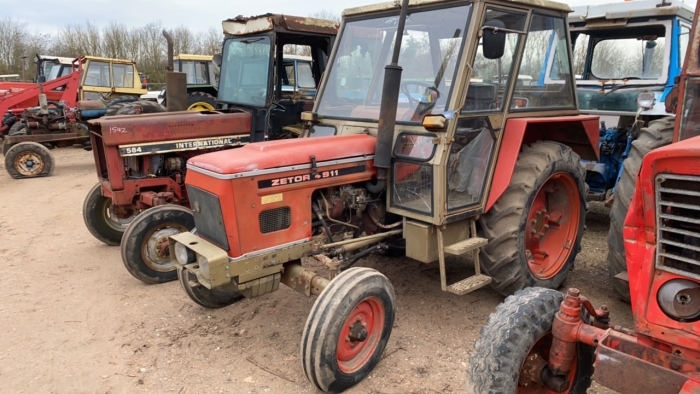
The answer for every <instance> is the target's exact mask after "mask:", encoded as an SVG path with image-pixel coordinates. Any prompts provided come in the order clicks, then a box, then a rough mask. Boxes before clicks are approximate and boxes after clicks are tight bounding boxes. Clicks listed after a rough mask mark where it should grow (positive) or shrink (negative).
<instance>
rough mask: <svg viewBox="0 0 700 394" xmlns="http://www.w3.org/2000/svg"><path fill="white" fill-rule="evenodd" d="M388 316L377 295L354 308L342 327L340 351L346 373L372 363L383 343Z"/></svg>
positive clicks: (337, 355)
mask: <svg viewBox="0 0 700 394" xmlns="http://www.w3.org/2000/svg"><path fill="white" fill-rule="evenodd" d="M385 316H386V312H385V310H384V306H383V305H382V303H381V302H380V301H379V300H378V299H376V298H374V297H370V298H366V299H364V300H362V301H361V302H360V303H359V304H357V306H356V307H355V308H354V309H353V310H352V312H351V313H350V316H348V318H347V319H346V320H345V322H344V323H343V326H342V328H341V330H340V336H339V338H338V347H337V350H336V358H337V361H338V368H340V370H341V371H342V372H344V373H346V374H351V373H354V372H356V371H358V370H359V369H360V368H362V367H363V366H364V365H365V364H367V362H369V360H370V359H371V358H372V355H374V353H375V351H376V350H377V347H378V346H379V342H380V340H381V336H382V331H383V330H384V320H385Z"/></svg>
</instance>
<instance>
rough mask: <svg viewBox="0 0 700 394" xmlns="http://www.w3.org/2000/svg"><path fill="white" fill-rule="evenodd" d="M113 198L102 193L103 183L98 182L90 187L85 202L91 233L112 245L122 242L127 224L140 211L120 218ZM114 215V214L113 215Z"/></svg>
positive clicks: (85, 220) (87, 222)
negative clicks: (115, 211) (116, 212)
mask: <svg viewBox="0 0 700 394" xmlns="http://www.w3.org/2000/svg"><path fill="white" fill-rule="evenodd" d="M114 210H115V207H114V205H113V204H112V199H111V198H107V197H104V196H103V195H102V184H100V183H98V184H96V185H95V186H93V187H92V189H90V191H89V192H88V195H87V197H85V202H83V221H84V222H85V227H87V229H88V231H90V234H92V235H93V236H94V237H95V238H97V239H98V240H100V241H102V242H104V243H106V244H107V245H110V246H117V245H119V244H120V243H121V240H122V235H123V234H124V231H126V228H127V226H128V225H129V223H130V222H131V221H132V220H133V218H134V216H136V215H137V214H138V213H137V212H135V211H134V212H133V215H132V216H130V217H127V218H119V217H117V216H116V214H115V213H114ZM113 215H114V216H113Z"/></svg>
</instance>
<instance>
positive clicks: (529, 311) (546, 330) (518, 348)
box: [467, 287, 595, 394]
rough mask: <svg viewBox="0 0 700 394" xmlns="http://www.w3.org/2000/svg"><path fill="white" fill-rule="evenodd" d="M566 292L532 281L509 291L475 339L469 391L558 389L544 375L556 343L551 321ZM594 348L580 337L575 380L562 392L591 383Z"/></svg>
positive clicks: (577, 392) (570, 393)
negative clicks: (553, 342)
mask: <svg viewBox="0 0 700 394" xmlns="http://www.w3.org/2000/svg"><path fill="white" fill-rule="evenodd" d="M563 299H564V295H563V294H562V293H560V292H558V291H556V290H550V289H543V288H540V287H530V288H526V289H524V290H520V291H518V292H516V293H515V294H514V295H512V296H509V297H508V298H506V299H505V301H504V302H502V303H501V304H500V305H498V307H497V308H496V311H495V312H494V313H492V314H491V316H489V320H488V323H486V325H485V326H484V327H482V328H481V332H480V334H479V335H480V336H479V338H478V339H477V341H476V343H475V345H474V351H473V352H472V355H471V357H470V360H469V363H470V367H469V370H468V371H467V392H472V393H475V394H476V393H514V394H530V393H532V394H534V393H554V392H555V391H553V390H550V389H549V388H548V387H547V386H546V384H545V382H543V381H542V375H543V372H544V369H546V368H547V362H548V360H549V353H550V348H551V344H552V323H553V321H554V316H555V314H556V313H557V311H559V305H560V304H561V302H562V300H563ZM594 361H595V349H593V348H592V347H590V346H587V345H584V344H581V343H579V344H578V345H577V352H576V355H575V358H574V365H573V368H572V370H571V372H570V373H569V375H568V376H567V377H566V378H567V379H566V380H567V381H569V382H571V384H570V385H569V387H568V388H567V389H565V390H564V391H561V392H562V393H567V394H582V393H585V392H586V390H587V389H588V386H590V385H591V377H592V376H593V362H594Z"/></svg>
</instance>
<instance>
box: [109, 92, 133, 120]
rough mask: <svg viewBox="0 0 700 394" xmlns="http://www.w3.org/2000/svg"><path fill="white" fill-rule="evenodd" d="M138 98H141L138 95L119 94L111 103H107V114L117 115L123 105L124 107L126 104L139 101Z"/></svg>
mask: <svg viewBox="0 0 700 394" xmlns="http://www.w3.org/2000/svg"><path fill="white" fill-rule="evenodd" d="M138 99H139V98H138V97H136V96H119V97H117V98H114V99H112V100H111V101H110V102H109V103H107V113H106V114H105V116H114V115H116V113H117V111H119V110H120V109H122V107H124V106H125V105H126V104H128V103H132V102H134V101H137V100H138Z"/></svg>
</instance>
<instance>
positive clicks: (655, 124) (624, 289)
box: [608, 117, 675, 302]
mask: <svg viewBox="0 0 700 394" xmlns="http://www.w3.org/2000/svg"><path fill="white" fill-rule="evenodd" d="M674 124H675V120H674V119H673V118H671V117H668V118H663V119H658V120H654V121H651V122H650V123H649V126H648V127H644V128H642V130H641V131H640V133H639V137H637V139H636V140H634V141H633V142H632V148H631V149H630V154H629V156H628V157H627V158H626V159H625V161H624V163H623V166H624V170H623V172H622V176H621V177H620V181H619V182H618V183H617V186H615V193H614V194H613V204H612V207H611V208H610V230H609V231H608V272H609V274H610V284H611V285H612V288H613V291H615V294H617V296H618V297H620V299H622V300H623V301H626V302H630V289H629V283H628V282H626V281H623V280H620V279H617V278H615V276H616V275H618V274H620V273H622V272H625V271H627V262H626V260H625V242H624V240H623V238H622V226H623V224H624V223H625V217H626V216H627V211H628V210H629V207H630V203H631V202H632V196H633V195H634V190H635V188H636V185H637V176H638V175H639V169H640V168H641V167H642V159H644V156H645V155H646V154H647V153H649V152H650V151H652V150H654V149H656V148H659V147H662V146H666V145H668V144H670V143H671V141H672V139H673V127H674Z"/></svg>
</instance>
